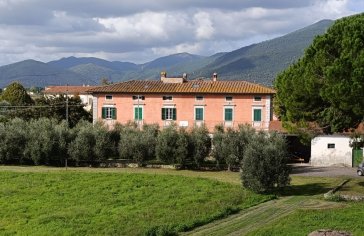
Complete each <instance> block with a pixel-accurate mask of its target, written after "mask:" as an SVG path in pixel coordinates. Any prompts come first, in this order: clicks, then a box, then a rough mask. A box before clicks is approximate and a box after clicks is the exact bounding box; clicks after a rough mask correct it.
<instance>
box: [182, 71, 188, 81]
mask: <svg viewBox="0 0 364 236" xmlns="http://www.w3.org/2000/svg"><path fill="white" fill-rule="evenodd" d="M182 79H183V81H187V73H183V75H182Z"/></svg>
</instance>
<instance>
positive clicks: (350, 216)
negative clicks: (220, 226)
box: [248, 202, 364, 236]
mask: <svg viewBox="0 0 364 236" xmlns="http://www.w3.org/2000/svg"><path fill="white" fill-rule="evenodd" d="M363 208H364V203H363V202H361V203H341V205H340V207H334V208H328V209H301V210H298V211H296V212H294V213H292V214H290V215H287V216H285V217H284V218H283V219H280V220H279V221H274V222H272V223H270V224H268V225H265V226H261V227H260V229H258V230H256V231H252V232H250V234H248V235H287V236H288V235H308V234H309V233H310V232H312V231H315V230H318V229H334V230H339V231H343V230H344V231H347V232H350V233H352V235H364V224H363V219H364V211H363Z"/></svg>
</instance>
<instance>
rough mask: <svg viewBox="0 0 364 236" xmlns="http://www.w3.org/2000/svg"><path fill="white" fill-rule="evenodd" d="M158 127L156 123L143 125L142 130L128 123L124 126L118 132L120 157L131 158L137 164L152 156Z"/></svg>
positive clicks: (141, 163)
mask: <svg viewBox="0 0 364 236" xmlns="http://www.w3.org/2000/svg"><path fill="white" fill-rule="evenodd" d="M158 129H159V127H158V125H144V126H143V129H142V130H140V129H139V128H137V127H136V126H134V125H130V124H129V125H127V126H125V127H124V128H123V129H122V130H121V133H120V141H119V156H120V158H122V159H133V160H134V161H136V162H137V163H138V165H139V166H141V165H143V164H144V162H145V161H147V160H150V159H152V158H154V156H155V146H156V136H157V134H158Z"/></svg>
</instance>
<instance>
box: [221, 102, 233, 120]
mask: <svg viewBox="0 0 364 236" xmlns="http://www.w3.org/2000/svg"><path fill="white" fill-rule="evenodd" d="M226 109H232V113H233V114H232V116H231V120H226V119H225V110H226ZM234 118H235V109H234V107H233V106H224V110H223V120H224V122H225V123H226V122H233V121H234Z"/></svg>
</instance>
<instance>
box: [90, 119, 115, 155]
mask: <svg viewBox="0 0 364 236" xmlns="http://www.w3.org/2000/svg"><path fill="white" fill-rule="evenodd" d="M93 135H94V139H95V146H94V147H93V153H94V156H95V159H96V160H106V159H107V158H108V157H109V156H110V155H111V154H112V152H111V150H112V148H113V145H112V143H111V137H110V132H109V130H108V128H107V127H106V126H104V125H103V123H99V122H98V123H96V124H95V125H94V128H93ZM110 144H111V145H110Z"/></svg>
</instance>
